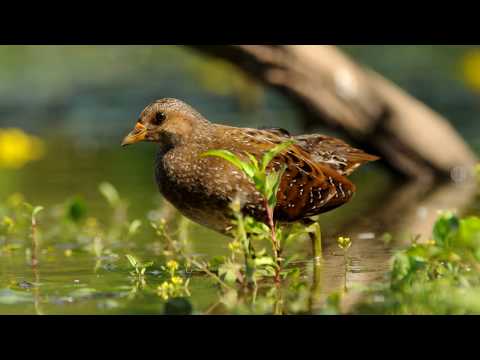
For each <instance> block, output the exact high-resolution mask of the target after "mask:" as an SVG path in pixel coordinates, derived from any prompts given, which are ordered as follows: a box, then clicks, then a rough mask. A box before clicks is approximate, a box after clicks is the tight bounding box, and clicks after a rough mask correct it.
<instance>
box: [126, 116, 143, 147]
mask: <svg viewBox="0 0 480 360" xmlns="http://www.w3.org/2000/svg"><path fill="white" fill-rule="evenodd" d="M146 135H147V128H146V127H145V126H144V125H142V124H141V123H139V122H137V123H136V124H135V128H134V129H133V130H132V131H131V132H130V134H128V135H127V136H125V138H124V139H123V141H122V146H126V145H130V144H135V143H137V142H139V141H143V140H145V136H146Z"/></svg>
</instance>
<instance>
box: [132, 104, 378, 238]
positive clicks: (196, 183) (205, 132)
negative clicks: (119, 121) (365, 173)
mask: <svg viewBox="0 0 480 360" xmlns="http://www.w3.org/2000/svg"><path fill="white" fill-rule="evenodd" d="M138 122H139V124H138V126H139V127H140V128H141V130H143V129H145V135H144V138H143V140H147V141H154V142H158V143H159V144H160V146H159V151H158V154H157V158H156V163H155V177H156V181H157V184H158V186H159V190H160V192H161V193H162V194H163V195H164V197H165V198H166V199H167V200H168V201H170V202H171V203H172V204H173V205H174V206H175V207H176V208H177V209H178V210H179V211H180V212H182V213H183V214H184V215H185V216H187V217H189V218H190V219H192V220H193V221H196V222H198V223H200V224H203V225H205V226H207V227H210V228H212V229H214V230H217V231H220V232H226V229H228V228H229V227H230V224H231V213H230V208H229V204H230V203H231V202H232V201H233V200H234V199H235V198H239V199H240V202H241V204H242V210H243V211H244V212H245V213H247V214H250V215H252V216H254V217H256V218H257V219H259V220H262V221H264V220H265V217H266V212H265V208H264V206H263V200H262V197H261V195H260V193H259V192H258V191H257V190H256V189H255V187H254V185H253V184H252V183H251V182H250V180H249V179H248V178H247V177H246V176H245V175H244V174H243V173H242V172H241V171H240V170H239V169H237V168H236V167H235V166H233V165H232V164H230V163H229V162H227V161H225V160H223V159H221V158H217V157H201V154H203V153H204V152H206V151H207V150H213V149H224V150H229V151H231V152H233V153H235V154H237V155H238V156H241V157H244V158H245V152H249V153H251V154H253V155H254V156H256V157H257V158H260V157H261V156H262V154H263V153H264V152H265V151H266V150H268V149H270V148H271V147H273V146H275V145H276V144H279V143H281V142H283V141H285V140H287V139H291V138H293V139H295V141H296V143H295V144H294V145H292V146H291V147H290V148H289V149H288V150H287V151H285V152H284V153H282V154H280V155H278V156H277V157H276V158H275V159H274V160H273V161H272V163H271V166H270V168H275V169H278V168H280V167H281V166H282V165H283V164H285V165H286V166H287V168H286V171H285V174H284V175H283V178H282V181H281V184H280V188H279V191H278V193H277V199H278V202H277V206H276V208H275V218H276V219H277V220H279V221H286V222H292V221H298V220H304V219H307V218H309V217H312V216H315V215H317V214H320V213H323V212H326V211H329V210H332V209H334V208H336V207H338V206H340V205H343V204H345V203H346V202H348V201H349V200H350V199H351V198H352V196H353V194H354V193H355V186H354V185H353V184H352V183H351V182H350V181H349V180H348V179H347V178H346V176H347V175H350V174H351V173H352V172H353V171H354V170H355V169H356V168H357V167H358V166H360V165H361V164H363V163H365V162H368V161H373V160H376V159H377V157H375V156H372V155H369V154H366V153H365V152H363V151H361V150H358V149H354V148H352V147H350V146H349V145H348V144H346V143H344V142H343V141H341V140H338V139H335V138H332V137H328V136H324V135H318V134H312V135H301V136H291V135H290V134H289V133H288V132H287V131H285V130H282V129H263V130H260V129H250V128H237V127H232V126H224V125H218V124H214V123H211V122H209V121H208V120H207V119H205V118H204V117H203V116H202V115H201V114H200V113H198V112H197V111H196V110H194V109H193V108H192V107H190V106H189V105H187V104H185V103H183V102H182V101H180V100H176V99H161V100H157V101H154V102H153V103H151V104H150V105H148V106H147V107H146V108H145V109H144V110H143V112H142V113H141V115H140V118H139V120H138ZM135 142H136V141H135Z"/></svg>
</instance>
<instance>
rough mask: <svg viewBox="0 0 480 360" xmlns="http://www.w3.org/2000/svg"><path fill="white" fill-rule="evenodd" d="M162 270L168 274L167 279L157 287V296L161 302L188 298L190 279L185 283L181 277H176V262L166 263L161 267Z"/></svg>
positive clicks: (177, 265)
mask: <svg viewBox="0 0 480 360" xmlns="http://www.w3.org/2000/svg"><path fill="white" fill-rule="evenodd" d="M162 268H163V269H164V270H166V271H167V272H168V274H169V279H168V280H166V281H164V282H163V283H162V284H161V285H160V286H158V288H157V292H158V295H159V296H160V297H161V298H162V299H163V300H168V299H170V298H178V297H185V296H190V292H189V290H188V284H189V282H190V279H187V280H186V281H185V280H184V279H183V278H182V277H181V276H179V275H178V273H177V270H178V268H179V264H178V262H176V261H175V260H170V261H168V262H167V263H166V265H165V266H162Z"/></svg>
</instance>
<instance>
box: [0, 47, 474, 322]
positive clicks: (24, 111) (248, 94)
mask: <svg viewBox="0 0 480 360" xmlns="http://www.w3.org/2000/svg"><path fill="white" fill-rule="evenodd" d="M341 48H342V49H343V50H344V51H346V52H347V53H348V54H350V56H352V57H353V58H354V59H355V60H356V61H357V62H359V63H361V64H364V65H366V66H369V67H371V68H372V69H374V70H376V71H377V72H379V73H380V74H382V75H383V76H385V77H387V78H388V79H390V80H392V81H393V82H395V83H396V84H398V85H399V86H401V87H402V88H404V89H405V90H406V91H408V92H409V93H410V94H412V95H413V96H414V97H416V98H418V99H419V100H420V101H423V102H425V103H426V104H427V105H428V106H430V107H431V108H433V109H434V110H436V111H438V112H440V113H441V114H443V115H444V116H446V117H447V118H448V119H449V120H450V121H451V122H452V124H453V125H454V126H455V127H456V128H457V129H458V131H459V132H460V133H461V134H462V136H463V137H464V138H465V139H466V140H467V141H468V142H469V144H470V145H471V146H472V147H473V149H474V150H475V151H476V152H477V153H478V154H480V122H479V119H478V117H479V114H480V111H479V110H480V108H479V107H480V106H479V105H480V104H479V97H480V46H429V45H420V46H413V45H405V46H398V45H362V46H359V45H356V46H341ZM162 97H176V98H179V99H182V100H184V101H186V102H187V103H189V104H191V105H193V106H194V107H195V108H197V109H198V110H199V111H200V112H201V113H203V114H204V115H205V116H206V117H207V118H209V119H210V120H212V121H215V122H219V123H228V124H231V125H237V126H250V127H262V126H272V127H284V128H286V129H288V130H289V131H291V132H293V133H299V132H301V131H302V130H303V129H302V127H303V122H302V121H301V119H300V113H299V112H298V111H297V110H296V109H295V108H294V107H293V106H292V105H291V104H290V102H289V101H288V99H286V98H285V97H283V96H282V95H281V94H279V93H278V92H277V91H275V90H272V89H269V88H265V87H263V86H262V84H259V83H258V82H257V81H256V80H255V79H252V78H251V77H249V76H247V75H245V74H244V73H242V72H241V71H239V70H238V69H237V68H236V67H235V66H233V65H231V64H229V63H227V62H225V61H222V60H218V59H213V58H210V57H208V56H205V55H203V54H200V53H197V52H196V51H194V50H193V49H190V48H189V47H183V46H0V204H2V203H5V204H7V205H8V204H10V203H21V202H23V201H24V200H28V201H29V202H30V203H32V204H39V205H42V206H44V207H45V208H46V209H49V210H51V211H53V212H54V213H55V212H56V211H57V210H56V209H57V208H58V206H57V205H58V204H64V205H65V204H67V208H68V209H69V214H70V215H69V216H70V217H71V218H72V219H74V220H75V221H81V220H82V219H83V220H84V221H85V222H86V224H87V225H88V226H87V229H90V228H91V229H96V228H97V227H98V226H99V224H102V223H103V224H110V223H111V216H112V214H111V212H112V211H111V209H110V207H111V206H110V205H109V203H108V202H106V201H104V199H102V197H101V195H100V194H99V191H98V185H99V184H102V183H103V184H105V183H104V182H105V181H106V182H109V183H112V184H114V185H115V188H116V189H118V192H119V193H120V194H122V202H121V203H120V202H119V204H120V205H121V206H120V205H119V206H118V209H117V210H118V211H117V212H118V214H116V215H115V216H116V218H117V223H120V224H122V225H125V220H124V218H125V217H126V214H127V207H128V216H129V218H130V219H147V218H148V219H151V218H152V216H153V215H155V214H156V213H158V212H159V210H158V209H161V207H160V204H161V196H160V195H159V193H158V191H157V188H156V185H155V182H154V179H153V163H154V153H155V152H156V147H155V146H152V144H139V145H138V146H134V147H131V148H128V150H123V149H121V148H120V141H121V140H122V138H123V136H124V135H125V134H126V133H127V132H128V131H130V130H131V128H132V127H133V125H134V123H135V121H136V119H137V118H138V115H139V113H140V112H141V111H142V109H143V108H144V107H145V106H146V105H147V104H148V103H150V102H151V101H153V100H155V99H159V98H162ZM416 120H421V119H412V121H416ZM318 131H319V132H324V133H331V130H329V129H327V128H325V127H323V126H322V125H321V124H319V126H318ZM335 135H337V136H341V134H335ZM439 146H441V144H439ZM353 181H354V182H355V183H356V184H357V186H358V189H359V191H358V193H357V194H356V196H355V198H354V200H353V201H352V202H351V203H350V204H349V205H348V206H345V207H341V208H339V209H338V210H335V211H333V212H329V213H328V214H325V215H323V216H322V220H321V221H322V223H325V224H328V226H326V227H325V232H326V233H327V234H326V235H327V237H328V236H331V234H334V233H335V232H336V231H339V230H341V231H343V232H344V231H347V230H346V229H347V227H346V226H344V224H346V225H348V222H349V219H350V218H351V217H352V216H363V217H364V218H365V219H364V220H365V221H367V223H368V225H369V227H368V229H369V231H371V233H372V234H373V235H374V236H375V233H377V234H378V235H379V234H382V233H383V232H385V231H387V230H389V229H384V228H376V227H375V226H376V225H375V219H371V217H370V216H368V215H365V214H368V210H369V209H370V210H371V209H372V208H376V207H378V205H379V204H381V203H382V202H383V201H384V200H385V196H386V194H389V190H391V189H392V188H393V189H395V186H396V185H395V181H396V179H394V178H393V175H392V174H390V173H389V172H388V171H386V170H385V169H384V168H382V166H381V165H379V164H371V165H367V166H365V167H363V168H362V170H361V171H359V172H358V173H355V174H354V175H353ZM102 189H103V190H101V192H102V194H103V195H104V196H106V194H108V193H110V197H109V198H112V195H111V194H112V190H111V189H110V191H107V190H108V189H107V188H105V185H102ZM106 189H107V190H106ZM115 191H117V190H115ZM106 197H108V196H106ZM113 198H115V196H113ZM66 199H70V200H66ZM110 202H112V201H110ZM69 204H70V205H69ZM56 206H57V207H56ZM152 209H157V210H156V211H154V210H152ZM45 212H47V211H45ZM358 214H360V215H358ZM118 219H120V220H118ZM4 220H5V219H4ZM7 220H8V219H7ZM132 224H133V223H132ZM137 224H138V223H137ZM0 225H1V226H3V227H5V229H7V230H8V227H9V226H10V225H9V223H8V222H4V223H2V224H0ZM62 226H63V225H62ZM62 226H61V227H60V228H58V229H56V228H54V227H53V228H50V227H45V228H42V224H41V226H40V228H41V230H42V231H45V232H46V233H48V232H50V233H51V234H53V235H52V236H51V237H52V238H54V239H55V245H56V246H57V247H59V248H61V249H63V248H62V247H61V246H62V245H63V246H66V245H68V243H69V242H71V239H70V238H69V237H68V236H67V235H68V234H69V233H68V232H67V231H66V230H65V229H64V226H63V227H62ZM139 226H140V225H139ZM142 226H143V225H142ZM193 226H195V225H192V227H193ZM55 231H57V232H58V233H55ZM323 231H324V230H322V232H323ZM325 232H324V234H325ZM51 234H50V235H51ZM192 234H194V235H192V244H193V245H194V247H195V251H196V252H198V253H204V254H205V253H206V254H208V255H209V256H217V255H220V254H223V253H224V252H226V251H228V249H227V246H228V243H227V242H226V241H225V239H224V238H222V237H221V236H220V235H214V234H213V233H212V232H210V231H209V230H206V229H204V228H202V227H200V226H196V227H195V232H193V230H192ZM369 234H370V233H369ZM369 234H367V235H369ZM80 235H82V234H80ZM348 235H355V234H348ZM364 235H365V234H364ZM109 236H110V237H111V238H118V237H119V236H118V234H117V233H115V232H112V233H111V234H110V235H109ZM353 237H354V236H353ZM353 237H352V238H353ZM24 238H25V239H26V238H27V237H26V236H24ZM127 240H128V243H121V244H119V245H122V244H123V245H122V246H124V247H126V248H127V250H130V249H131V248H132V249H135V254H138V253H139V254H140V255H141V256H144V259H146V260H147V259H151V258H152V257H154V255H152V253H155V251H152V246H154V245H155V243H152V234H150V233H148V234H147V235H145V239H142V240H145V241H144V245H145V246H144V248H142V249H143V250H141V249H140V248H138V246H139V244H140V243H141V242H140V241H139V240H140V239H138V238H135V241H130V240H129V239H127ZM377 243H378V242H377ZM377 243H374V242H371V244H372V246H373V248H368V257H370V258H371V260H370V261H366V262H365V264H366V266H367V267H368V269H367V270H366V271H371V269H373V268H376V267H378V265H375V264H376V263H375V261H376V260H375V259H377V258H376V257H375V256H377V257H379V258H383V257H384V256H388V254H387V255H384V253H386V252H388V249H387V248H386V247H385V248H384V246H383V245H382V248H381V249H380V250H379V249H377V248H375V246H376V245H375V244H377ZM10 245H15V244H10ZM70 245H71V244H70ZM97 245H98V244H97ZM100 245H101V244H100ZM303 245H304V244H298V246H299V247H300V246H302V247H304V246H303ZM93 247H94V250H95V249H97V248H99V249H100V250H98V249H97V250H95V251H94V252H95V253H98V254H100V253H102V248H101V246H97V247H95V243H94V244H93ZM66 249H67V250H65V256H64V259H63V260H59V259H56V260H55V261H52V262H51V263H48V260H47V261H45V262H44V263H43V264H45V265H44V266H46V269H47V270H46V276H47V279H49V280H48V281H47V283H51V284H55V285H57V284H63V282H65V284H67V283H68V284H70V283H71V281H73V280H72V276H75V277H76V279H77V280H78V279H81V280H82V281H84V282H85V283H88V284H90V283H91V282H92V283H95V281H101V282H103V283H105V285H107V284H108V286H111V284H112V281H113V283H116V282H118V283H119V284H123V282H124V276H123V275H122V274H121V273H116V272H109V273H108V276H105V277H98V276H96V275H92V274H91V268H92V267H93V265H92V258H91V255H89V254H86V255H85V254H84V255H85V256H83V257H81V259H80V261H79V257H78V256H76V257H73V258H72V256H71V253H72V250H71V248H66ZM44 250H45V251H47V255H48V254H49V253H48V251H49V249H48V248H46V249H44ZM117 250H118V249H117ZM124 250H125V249H124ZM142 251H143V252H142ZM98 254H97V258H98V257H99V255H98ZM47 255H45V256H47ZM87 255H88V256H87ZM48 256H50V255H48ZM51 256H53V255H51ZM7 259H9V260H8V261H3V262H0V265H2V266H3V268H2V269H1V270H2V271H0V273H3V274H7V275H8V276H5V277H4V279H0V280H5V281H6V280H8V281H14V282H15V281H17V280H19V279H23V278H28V276H30V275H26V271H27V270H28V269H26V268H25V266H24V264H25V256H24V254H22V253H18V256H15V257H7ZM367 260H368V259H367ZM356 261H357V262H359V261H360V260H359V259H356ZM94 263H95V261H94ZM41 264H42V263H41ZM49 267H51V268H49ZM96 268H97V265H95V269H96ZM340 268H341V271H342V274H343V265H342V266H340ZM59 269H61V270H59ZM85 269H90V270H88V271H87V270H85ZM43 270H45V269H43ZM356 271H357V272H359V271H358V269H357V270H356ZM379 271H382V270H381V269H380V270H379ZM22 274H23V275H22ZM42 274H43V276H45V271H44V272H43V273H42ZM81 274H83V275H81ZM335 274H336V273H335ZM52 276H53V277H52ZM55 276H57V278H55ZM81 276H84V277H81ZM342 276H343V275H342ZM92 279H93V280H92ZM78 281H80V280H78ZM115 281H116V282H115ZM199 281H200V282H197V283H195V284H192V291H193V292H195V293H196V294H197V295H196V296H194V297H193V300H194V302H195V301H196V302H199V303H200V302H201V303H202V304H203V303H204V305H205V306H203V305H202V306H203V307H206V306H207V305H208V304H209V303H210V302H211V301H213V300H212V299H213V297H214V295H215V294H212V288H211V286H210V285H208V284H207V285H205V284H203V285H202V283H201V281H203V279H200V280H199ZM72 286H76V285H75V284H74V285H72ZM102 286H103V285H102ZM87 290H88V289H87ZM0 295H1V294H0ZM7 295H8V294H7ZM4 298H5V296H4ZM142 304H143V305H141V308H139V309H138V310H137V309H136V308H135V306H137V305H132V306H133V307H131V308H129V312H130V313H131V312H135V311H140V310H141V311H142V312H144V311H146V310H145V308H144V307H146V306H147V305H148V306H156V303H155V301H151V299H148V298H147V299H145V300H144V303H142ZM197 305H198V304H197ZM52 306H53V305H52ZM79 306H80V307H81V306H84V305H81V304H80V305H79ZM102 306H103V305H102ZM202 306H200V307H202ZM197 307H198V306H197ZM77 310H78V309H77ZM77 310H72V309H70V308H68V309H67V308H60V309H57V310H55V311H61V312H68V311H77ZM80 310H81V311H84V309H83V310H82V309H80ZM12 311H25V310H24V309H23V307H18V308H15V309H14V310H12ZM88 311H93V310H91V309H90V308H89V310H88Z"/></svg>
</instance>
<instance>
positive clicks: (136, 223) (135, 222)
mask: <svg viewBox="0 0 480 360" xmlns="http://www.w3.org/2000/svg"><path fill="white" fill-rule="evenodd" d="M140 226H142V222H141V221H140V220H138V219H136V220H133V221H132V223H131V224H130V226H129V228H128V235H130V236H131V235H134V234H135V233H136V232H137V231H138V229H139V228H140Z"/></svg>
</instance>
